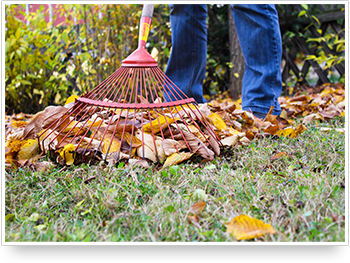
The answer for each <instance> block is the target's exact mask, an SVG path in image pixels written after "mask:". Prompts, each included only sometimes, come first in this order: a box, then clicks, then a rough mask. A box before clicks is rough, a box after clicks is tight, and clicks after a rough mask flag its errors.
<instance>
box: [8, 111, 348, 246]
mask: <svg viewBox="0 0 350 263" xmlns="http://www.w3.org/2000/svg"><path fill="white" fill-rule="evenodd" d="M296 122H297V124H298V122H299V123H300V122H301V120H297V121H296ZM344 126H345V118H344V117H336V118H333V119H331V120H330V121H327V122H322V121H319V120H317V121H312V122H311V123H309V124H307V125H306V127H307V130H306V131H305V132H304V133H302V134H300V135H299V136H297V137H296V138H294V139H290V138H285V137H283V136H281V137H269V138H261V139H254V140H252V141H251V143H250V144H249V145H247V146H238V147H235V148H231V149H227V150H224V151H223V153H222V155H221V156H220V157H216V158H215V159H214V161H213V162H207V163H201V162H200V161H198V162H196V160H191V161H187V162H185V163H182V164H178V165H175V166H171V167H167V168H165V169H163V170H161V169H160V167H158V166H155V165H153V166H151V167H150V168H148V169H146V168H143V167H141V166H131V165H127V164H124V163H122V162H121V163H119V165H118V166H115V167H108V166H106V165H105V164H104V163H100V164H99V165H97V166H96V165H95V166H90V165H88V164H82V165H79V166H66V167H62V166H55V167H53V168H51V169H49V170H48V171H45V172H37V171H35V172H33V171H32V170H31V169H30V168H29V167H25V168H20V169H18V170H12V169H9V170H6V172H5V187H6V194H5V209H6V212H5V214H6V223H5V241H6V242H61V241H63V242H237V240H236V239H235V237H234V236H232V235H231V234H229V233H227V232H226V229H227V228H226V224H225V223H226V222H229V221H231V220H232V219H233V218H234V217H235V216H238V215H241V214H245V215H249V216H251V217H253V218H256V219H259V220H262V221H263V222H265V223H268V224H270V225H271V226H272V227H273V228H274V229H275V230H276V233H275V234H268V235H264V236H262V237H258V238H255V239H251V240H242V241H239V242H254V241H255V242H262V241H265V242H266V241H267V242H344V243H345V133H344V132H339V131H338V130H336V129H335V128H344ZM322 127H327V128H330V129H329V130H327V131H324V130H322V129H321V128H322ZM278 153H284V154H280V155H277V154H278ZM276 155H277V156H276ZM273 156H276V157H275V158H271V157H273ZM278 156H280V157H279V158H277V157H278ZM46 158H47V157H46ZM198 201H204V202H205V204H206V206H205V208H204V210H203V211H202V212H201V213H200V214H199V215H198V218H199V222H198V223H197V224H196V223H192V222H191V221H190V220H189V217H188V211H189V209H190V207H191V206H192V205H194V204H195V203H196V202H198Z"/></svg>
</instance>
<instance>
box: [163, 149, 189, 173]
mask: <svg viewBox="0 0 350 263" xmlns="http://www.w3.org/2000/svg"><path fill="white" fill-rule="evenodd" d="M193 154H194V153H189V152H180V153H173V154H172V155H170V156H169V157H168V158H167V159H166V160H165V162H164V165H163V168H165V167H167V166H172V165H175V164H178V163H181V162H183V161H185V160H187V159H189V158H191V156H192V155H193ZM163 168H162V169H163Z"/></svg>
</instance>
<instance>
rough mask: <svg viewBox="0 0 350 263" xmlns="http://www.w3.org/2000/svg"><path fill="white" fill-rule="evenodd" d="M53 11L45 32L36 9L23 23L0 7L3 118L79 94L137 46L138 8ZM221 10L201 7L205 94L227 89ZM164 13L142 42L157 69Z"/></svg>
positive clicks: (13, 8)
mask: <svg viewBox="0 0 350 263" xmlns="http://www.w3.org/2000/svg"><path fill="white" fill-rule="evenodd" d="M57 6H58V11H59V13H60V15H61V16H64V17H65V24H66V25H65V26H63V25H61V26H58V27H53V26H52V24H51V23H47V22H45V19H44V16H47V15H48V14H47V12H46V13H44V9H43V6H41V8H40V9H39V10H38V11H37V12H31V13H30V14H29V15H28V16H27V19H28V20H29V21H30V23H29V26H27V25H26V24H25V23H23V22H22V21H20V20H19V19H17V18H16V17H15V15H16V14H22V15H24V16H25V15H26V14H25V13H24V10H25V8H24V5H6V6H5V16H6V24H5V28H6V31H5V41H6V42H5V67H6V70H5V81H6V89H5V101H6V111H7V112H8V113H9V114H10V113H12V112H13V111H14V112H21V111H24V112H26V113H36V112H38V111H39V110H42V109H44V108H45V107H46V106H48V105H57V104H63V103H64V101H65V100H66V98H67V97H69V96H70V95H72V94H75V95H80V94H83V93H84V92H86V91H88V90H90V89H92V88H93V87H95V86H97V85H98V84H99V83H100V82H101V81H103V80H104V79H105V78H107V77H108V76H110V75H111V74H112V73H113V72H114V71H115V70H117V69H118V68H119V67H120V65H121V62H122V60H123V59H125V58H126V57H127V56H128V55H129V54H130V53H131V52H132V51H134V50H135V49H136V48H137V42H138V41H137V38H138V27H139V19H140V16H141V12H142V6H141V5H136V4H128V5H126V4H117V5H115V4H114V5H113V4H101V5H85V4H84V5H83V4H65V5H57ZM288 6H291V5H277V8H278V10H279V12H280V13H283V12H288V10H287V9H288ZM325 6H326V5H325ZM227 8H228V6H227V5H216V4H215V5H208V13H209V12H210V14H209V16H208V60H207V77H206V79H205V82H204V93H205V94H206V95H213V94H217V93H221V92H224V91H226V90H227V89H228V86H229V85H228V82H229V73H230V54H229V48H228V44H229V43H228V39H229V36H228V23H227V21H228V17H227V14H228V12H227ZM309 11H310V12H311V13H312V12H313V10H309ZM99 12H101V13H102V14H103V15H102V17H100V16H99V15H98V13H99ZM289 12H290V11H289ZM293 12H294V11H293ZM290 13H291V12H290ZM169 14H170V8H169V7H168V5H163V4H156V5H155V10H154V15H153V18H152V27H151V32H150V35H149V41H148V43H147V49H148V51H149V52H150V53H151V54H152V56H153V57H155V58H156V60H157V62H158V66H159V67H160V68H161V69H162V70H163V71H165V68H166V64H167V61H168V58H169V55H170V51H171V29H170V22H169ZM291 14H292V13H291ZM292 15H293V14H292ZM296 15H298V13H296ZM53 20H55V17H53ZM326 40H327V41H328V42H327V43H330V45H331V46H332V45H338V46H339V44H341V43H338V42H339V39H336V38H333V36H330V38H327V39H326ZM283 41H284V44H285V43H287V42H288V41H290V38H287V39H286V38H285V36H284V39H283ZM308 43H310V45H311V44H315V43H317V41H316V40H314V41H313V40H310V42H308ZM338 46H334V48H336V49H338V50H343V46H342V47H338ZM320 52H321V50H320ZM317 58H322V59H328V61H330V62H328V64H329V63H338V61H339V60H337V58H336V59H334V60H333V61H332V60H331V59H329V58H328V57H324V56H322V53H320V56H318V57H317ZM310 59H311V58H310ZM313 59H315V58H313ZM231 66H232V65H231ZM329 66H331V64H329Z"/></svg>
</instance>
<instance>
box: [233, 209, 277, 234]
mask: <svg viewBox="0 0 350 263" xmlns="http://www.w3.org/2000/svg"><path fill="white" fill-rule="evenodd" d="M226 227H227V230H226V232H228V233H230V234H232V235H234V237H235V238H236V239H237V240H242V239H252V238H257V237H260V236H263V235H266V234H275V233H276V231H275V229H274V228H273V227H272V226H271V225H269V224H265V223H264V222H263V221H261V220H258V219H255V218H252V217H250V216H247V215H239V216H236V217H235V218H233V219H232V220H231V221H230V222H227V223H226Z"/></svg>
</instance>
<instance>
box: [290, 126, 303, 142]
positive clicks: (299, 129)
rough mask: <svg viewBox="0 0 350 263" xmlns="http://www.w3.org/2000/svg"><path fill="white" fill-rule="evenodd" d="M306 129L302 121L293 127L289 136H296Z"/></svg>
mask: <svg viewBox="0 0 350 263" xmlns="http://www.w3.org/2000/svg"><path fill="white" fill-rule="evenodd" d="M306 130H307V128H306V127H305V126H304V125H303V124H302V123H300V124H299V125H298V126H297V127H295V129H294V130H293V132H292V133H291V134H290V135H289V138H291V139H293V138H295V137H297V136H298V135H299V134H302V133H303V132H304V131H306Z"/></svg>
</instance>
